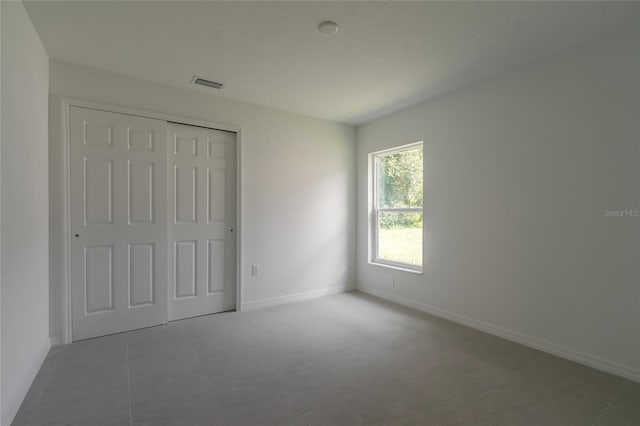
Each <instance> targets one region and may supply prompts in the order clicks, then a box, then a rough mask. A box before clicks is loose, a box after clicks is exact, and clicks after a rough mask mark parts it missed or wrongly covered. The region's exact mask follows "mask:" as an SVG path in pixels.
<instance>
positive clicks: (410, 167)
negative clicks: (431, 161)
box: [376, 147, 422, 208]
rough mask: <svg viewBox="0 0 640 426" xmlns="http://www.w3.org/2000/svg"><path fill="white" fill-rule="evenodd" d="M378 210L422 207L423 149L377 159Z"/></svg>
mask: <svg viewBox="0 0 640 426" xmlns="http://www.w3.org/2000/svg"><path fill="white" fill-rule="evenodd" d="M376 167H377V172H376V175H377V179H378V182H376V183H377V194H378V200H377V201H378V208H394V207H399V208H402V207H422V147H420V148H416V149H411V150H407V151H401V152H396V153H395V154H387V155H380V156H377V157H376Z"/></svg>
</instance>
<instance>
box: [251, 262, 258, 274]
mask: <svg viewBox="0 0 640 426" xmlns="http://www.w3.org/2000/svg"><path fill="white" fill-rule="evenodd" d="M251 275H253V276H254V277H257V276H258V265H251Z"/></svg>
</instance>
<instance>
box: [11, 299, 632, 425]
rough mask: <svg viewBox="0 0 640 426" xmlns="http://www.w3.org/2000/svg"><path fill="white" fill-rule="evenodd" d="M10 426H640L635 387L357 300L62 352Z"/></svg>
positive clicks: (218, 320) (320, 302) (202, 321)
mask: <svg viewBox="0 0 640 426" xmlns="http://www.w3.org/2000/svg"><path fill="white" fill-rule="evenodd" d="M13 425H15V426H24V425H29V426H39V425H82V426H94V425H112V426H116V425H117V426H119V425H123V426H126V425H128V426H132V425H136V426H151V425H153V426H165V425H179V426H200V425H235V426H249V425H260V426H268V425H348V426H351V425H353V426H357V425H541V426H542V425H544V426H553V425H576V426H594V425H596V426H604V425H620V426H622V425H640V384H638V383H633V382H629V381H627V380H624V379H621V378H619V377H616V376H612V375H609V374H605V373H602V372H599V371H596V370H593V369H590V368H587V367H584V366H581V365H578V364H575V363H572V362H568V361H565V360H562V359H559V358H555V357H552V356H549V355H546V354H543V353H541V352H537V351H534V350H531V349H528V348H525V347H523V346H520V345H517V344H513V343H510V342H507V341H505V340H502V339H498V338H496V337H492V336H489V335H486V334H483V333H480V332H477V331H474V330H471V329H469V328H466V327H462V326H459V325H456V324H453V323H450V322H447V321H444V320H441V319H438V318H434V317H431V316H428V315H425V314H422V313H418V312H416V311H413V310H410V309H406V308H403V307H399V306H397V305H393V304H390V303H386V302H383V301H380V300H378V299H375V298H372V297H369V296H365V295H363V294H360V293H349V294H341V295H337V296H332V297H327V298H322V299H315V300H311V301H306V302H300V303H295V304H289V305H283V306H279V307H274V308H270V309H264V310H260V311H253V312H247V313H242V314H237V313H226V314H218V315H211V316H206V317H200V318H195V319H190V320H184V321H178V322H174V323H171V324H169V325H166V326H160V327H154V328H149V329H145V330H139V331H134V332H130V333H123V334H118V335H113V336H107V337H103V338H98V339H93V340H87V341H83V342H78V343H74V344H71V345H67V346H63V347H57V348H53V349H52V350H51V352H50V353H49V355H48V357H47V359H46V361H45V363H44V365H43V366H42V369H41V370H40V372H39V374H38V376H37V378H36V380H35V382H34V384H33V386H32V387H31V389H30V391H29V394H28V396H27V398H26V400H25V401H24V403H23V405H22V407H21V408H20V411H19V413H18V416H17V417H16V419H15V421H14V423H13Z"/></svg>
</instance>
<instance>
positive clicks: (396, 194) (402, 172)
mask: <svg viewBox="0 0 640 426" xmlns="http://www.w3.org/2000/svg"><path fill="white" fill-rule="evenodd" d="M370 160H371V166H372V168H373V170H372V172H373V173H372V178H373V179H372V182H371V187H372V195H373V209H372V218H371V224H372V226H371V241H372V247H371V248H372V250H371V254H372V256H371V261H372V262H373V263H377V264H383V265H388V266H394V267H399V268H404V269H410V270H413V271H422V177H423V174H422V169H423V157H422V142H419V143H414V144H411V145H405V146H402V147H399V148H395V149H391V150H386V151H380V152H376V153H373V154H371V157H370Z"/></svg>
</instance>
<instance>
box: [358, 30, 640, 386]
mask: <svg viewBox="0 0 640 426" xmlns="http://www.w3.org/2000/svg"><path fill="white" fill-rule="evenodd" d="M638 52H640V32H638V31H635V32H633V33H630V34H629V33H628V34H624V35H618V36H615V37H612V38H609V39H607V40H603V41H601V42H598V43H594V44H591V45H588V46H583V47H581V48H580V49H576V50H573V51H570V52H566V53H565V54H563V55H560V56H556V57H554V58H551V59H549V60H547V61H545V62H543V63H539V64H537V65H535V66H532V67H529V68H526V69H523V70H521V71H519V72H516V73H511V74H509V75H505V76H503V77H502V78H500V79H496V80H493V81H489V82H485V83H483V84H480V85H476V86H474V87H472V88H468V89H466V90H462V91H459V92H457V93H455V94H452V95H449V96H446V97H443V98H440V99H437V100H435V101H433V102H430V103H426V104H422V105H419V106H416V107H413V108H410V109H407V110H404V111H402V112H399V113H396V114H393V115H391V116H388V117H385V118H382V119H379V120H376V121H374V122H371V123H369V124H366V125H363V126H361V127H359V128H358V160H357V162H358V184H357V185H358V255H357V277H358V288H359V289H361V290H364V291H369V292H374V293H376V294H378V295H382V296H385V297H388V298H391V299H394V300H396V301H400V302H403V303H407V304H412V305H413V306H415V307H418V308H421V309H424V310H427V311H431V312H434V313H436V314H438V315H442V316H445V317H448V318H451V319H454V320H457V321H461V322H465V323H467V324H469V325H473V326H475V327H478V328H482V329H484V330H487V331H490V332H492V333H496V334H499V335H502V336H505V337H509V338H511V339H515V340H519V341H521V342H524V343H526V344H529V345H534V346H538V347H540V348H544V349H545V350H548V351H552V352H555V353H557V354H561V355H563V356H566V357H570V358H573V359H575V360H579V361H581V362H584V363H588V364H591V365H594V366H597V367H599V368H603V369H607V370H609V371H613V372H616V373H618V374H624V375H626V376H627V377H632V378H635V379H636V380H640V339H639V338H638V330H639V329H640V328H639V327H640V261H639V259H640V257H639V256H640V217H607V216H605V210H607V209H640V184H639V182H640V80H639V79H638V76H639V75H640V55H638ZM420 140H423V141H424V157H425V167H424V170H425V172H424V176H425V181H424V187H425V198H424V200H425V201H424V212H425V219H424V224H425V239H424V252H425V265H424V274H423V275H415V274H410V273H404V272H394V271H391V270H389V269H385V268H382V267H379V266H373V265H370V264H368V262H367V247H368V230H367V212H368V207H367V203H368V201H367V154H368V153H370V152H373V151H377V150H380V149H383V148H389V147H391V146H394V145H403V144H407V143H410V142H415V141H420ZM392 275H395V287H394V286H392V285H391V276H392Z"/></svg>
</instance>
